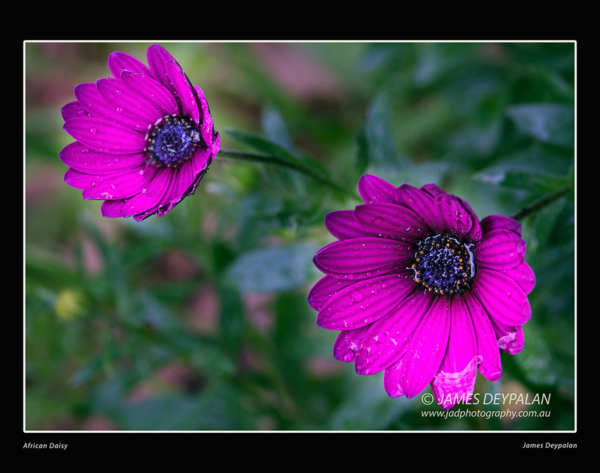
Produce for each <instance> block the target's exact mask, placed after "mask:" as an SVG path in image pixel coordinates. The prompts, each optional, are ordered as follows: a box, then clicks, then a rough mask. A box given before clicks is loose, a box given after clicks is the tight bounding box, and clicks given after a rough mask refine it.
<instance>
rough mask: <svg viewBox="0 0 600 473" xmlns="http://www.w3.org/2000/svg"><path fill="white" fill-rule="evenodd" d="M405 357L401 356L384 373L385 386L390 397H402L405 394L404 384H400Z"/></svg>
mask: <svg viewBox="0 0 600 473" xmlns="http://www.w3.org/2000/svg"><path fill="white" fill-rule="evenodd" d="M404 360H405V358H404V357H402V358H400V359H399V360H398V361H397V362H395V363H394V364H393V365H391V366H389V367H388V368H386V370H385V372H384V374H383V387H384V388H385V392H386V393H387V394H388V396H390V397H401V396H404V391H403V390H402V385H401V384H400V369H401V368H402V363H403V362H404Z"/></svg>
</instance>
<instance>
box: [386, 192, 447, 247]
mask: <svg viewBox="0 0 600 473" xmlns="http://www.w3.org/2000/svg"><path fill="white" fill-rule="evenodd" d="M397 196H398V197H397V198H398V202H400V204H402V205H404V206H406V207H408V208H409V209H411V210H412V211H413V212H414V213H415V214H417V215H418V216H419V217H421V219H422V220H423V221H424V222H425V224H426V225H427V226H428V227H429V228H430V229H431V231H432V232H433V233H435V234H438V235H439V234H441V233H443V232H444V222H443V220H442V218H441V217H440V214H439V212H438V208H437V206H436V205H435V202H434V198H433V197H432V196H431V195H430V194H428V193H427V192H425V191H423V190H421V189H418V188H416V187H413V186H411V185H409V184H402V185H401V186H400V187H399V188H398V191H397Z"/></svg>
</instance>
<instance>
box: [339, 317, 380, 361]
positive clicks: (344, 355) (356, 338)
mask: <svg viewBox="0 0 600 473" xmlns="http://www.w3.org/2000/svg"><path fill="white" fill-rule="evenodd" d="M370 326H371V325H365V326H364V327H360V328H357V329H354V330H342V331H341V332H340V334H339V335H338V337H337V338H336V340H335V343H334V344H333V356H334V358H335V359H336V360H339V361H342V362H344V363H348V362H350V361H353V360H354V357H355V355H356V351H357V350H358V347H359V345H360V341H361V340H362V337H363V336H364V334H365V333H367V330H369V327H370Z"/></svg>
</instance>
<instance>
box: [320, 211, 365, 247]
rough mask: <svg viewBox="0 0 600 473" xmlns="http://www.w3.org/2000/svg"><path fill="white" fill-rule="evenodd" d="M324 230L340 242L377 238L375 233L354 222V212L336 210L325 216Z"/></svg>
mask: <svg viewBox="0 0 600 473" xmlns="http://www.w3.org/2000/svg"><path fill="white" fill-rule="evenodd" d="M325 228H327V230H328V231H329V233H331V234H332V235H333V236H334V237H336V238H338V239H340V240H347V239H348V238H360V237H366V236H373V237H374V236H377V232H374V231H369V230H368V229H367V228H365V227H364V226H363V225H362V224H361V223H360V222H358V221H357V220H356V217H355V215H354V210H336V211H334V212H329V213H328V214H327V215H325Z"/></svg>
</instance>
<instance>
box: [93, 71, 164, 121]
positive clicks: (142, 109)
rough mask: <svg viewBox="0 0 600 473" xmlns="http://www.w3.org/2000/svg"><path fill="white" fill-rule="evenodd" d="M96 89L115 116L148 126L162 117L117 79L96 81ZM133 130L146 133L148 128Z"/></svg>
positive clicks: (150, 104) (141, 97)
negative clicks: (123, 116)
mask: <svg viewBox="0 0 600 473" xmlns="http://www.w3.org/2000/svg"><path fill="white" fill-rule="evenodd" d="M96 87H97V88H98V93H99V94H100V95H101V96H102V98H103V99H104V101H105V102H106V103H107V104H108V107H107V108H109V109H110V110H112V111H113V112H115V113H117V114H121V115H125V116H129V117H131V118H137V119H138V120H143V121H144V122H146V123H147V124H148V125H152V124H153V123H156V121H157V120H159V119H160V118H162V117H163V114H162V113H161V112H160V111H159V110H158V109H157V108H156V107H155V106H154V104H153V103H152V102H150V101H149V100H148V99H146V97H143V96H142V95H139V94H136V93H134V92H132V91H131V90H129V89H128V88H127V87H124V86H123V83H122V82H121V81H120V80H118V79H112V78H108V79H98V80H97V81H96ZM135 129H136V130H138V131H144V132H146V131H147V130H149V129H150V127H148V126H146V128H144V129H142V130H140V129H139V128H135Z"/></svg>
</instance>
